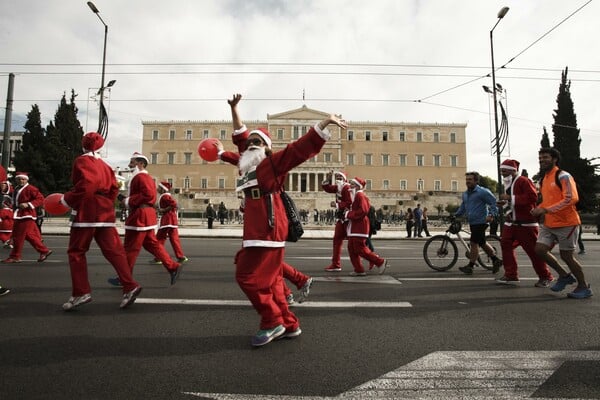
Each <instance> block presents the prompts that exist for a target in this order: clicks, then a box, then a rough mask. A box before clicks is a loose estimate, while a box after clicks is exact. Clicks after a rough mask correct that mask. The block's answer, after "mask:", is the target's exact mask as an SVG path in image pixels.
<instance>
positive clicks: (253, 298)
mask: <svg viewBox="0 0 600 400" xmlns="http://www.w3.org/2000/svg"><path fill="white" fill-rule="evenodd" d="M254 132H256V131H253V133H254ZM256 133H258V132H256ZM249 134H250V133H247V135H246V137H248V136H249ZM259 135H260V136H261V137H263V139H265V142H267V144H268V145H270V137H268V133H267V132H266V131H262V134H261V133H259ZM326 138H329V131H328V130H324V131H322V130H320V129H319V128H318V126H315V127H313V128H311V129H310V130H309V131H308V133H307V134H306V135H304V136H302V137H301V138H300V139H298V140H296V141H295V142H293V143H290V144H288V145H287V146H286V147H285V148H284V149H283V150H280V151H278V152H275V153H273V154H272V155H271V156H268V157H267V158H266V159H264V160H263V161H262V162H260V164H258V166H256V167H254V168H251V169H250V170H249V171H247V172H246V173H245V174H244V176H242V178H241V179H240V180H239V182H238V186H237V189H236V190H237V191H239V192H244V194H245V204H244V230H243V239H242V249H241V250H240V251H239V252H238V253H237V255H236V257H235V264H236V280H237V282H238V284H239V285H240V288H241V289H242V291H243V292H244V293H245V294H246V296H247V297H248V299H249V300H250V302H251V303H252V305H253V306H254V308H255V309H256V311H257V312H258V313H259V314H260V316H261V321H260V329H272V328H274V327H276V326H278V325H283V326H284V327H285V328H286V330H287V331H295V330H296V329H298V327H299V323H298V319H297V318H296V316H295V315H294V314H293V313H292V312H291V311H290V310H289V308H288V305H287V302H286V299H285V295H284V289H283V286H284V285H283V265H284V261H283V258H284V252H285V239H286V237H287V231H288V220H287V215H286V212H285V207H284V206H283V203H282V201H281V198H280V196H279V191H280V190H281V187H280V185H281V184H282V182H285V178H286V176H287V173H288V171H290V170H291V169H293V168H295V167H296V166H298V165H300V164H301V163H303V162H304V161H306V160H308V159H310V158H312V157H314V156H315V155H316V154H317V153H318V152H319V151H320V149H321V148H322V147H323V145H324V144H325V139H326ZM269 147H270V146H269Z"/></svg>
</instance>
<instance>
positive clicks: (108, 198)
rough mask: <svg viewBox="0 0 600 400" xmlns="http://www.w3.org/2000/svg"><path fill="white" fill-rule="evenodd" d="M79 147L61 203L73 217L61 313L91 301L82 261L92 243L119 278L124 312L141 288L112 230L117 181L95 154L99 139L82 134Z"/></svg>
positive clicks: (100, 144) (84, 264)
mask: <svg viewBox="0 0 600 400" xmlns="http://www.w3.org/2000/svg"><path fill="white" fill-rule="evenodd" d="M81 144H82V147H83V151H84V154H82V155H81V156H79V157H77V158H76V159H75V162H74V163H73V170H72V172H71V180H72V182H73V188H72V189H71V190H70V191H68V192H67V193H65V194H64V195H63V197H62V199H61V203H63V204H64V205H65V206H67V207H70V208H71V210H72V211H71V215H72V217H73V221H72V223H71V233H70V236H69V248H68V250H67V254H68V255H69V267H70V269H71V283H72V286H73V289H72V294H71V298H70V299H69V300H68V301H67V302H66V303H64V304H63V309H64V310H65V311H70V310H72V309H74V308H76V307H79V306H81V305H82V304H86V303H89V302H90V301H92V295H91V292H92V290H91V288H90V282H89V279H88V268H87V259H86V253H87V251H88V250H89V248H90V243H91V242H92V239H94V240H95V241H96V243H97V244H98V247H100V250H101V251H102V254H103V255H104V257H105V258H106V260H108V262H109V263H110V264H111V265H112V266H113V268H114V269H115V271H116V272H117V274H118V276H119V280H120V282H121V284H122V286H123V299H122V301H121V304H120V307H121V308H125V307H127V306H129V305H131V304H133V303H134V302H135V299H136V298H137V296H138V295H139V294H140V292H141V291H142V287H141V286H140V285H139V284H138V283H137V282H135V281H134V280H133V277H132V276H131V269H130V268H129V263H128V262H127V255H126V254H125V249H124V247H123V244H122V243H121V239H120V237H119V233H118V232H117V228H116V222H115V220H116V217H115V199H116V197H117V194H118V193H119V187H118V185H117V179H116V177H115V173H114V172H113V170H112V168H111V167H110V166H109V165H108V164H107V163H106V162H104V160H102V159H101V158H100V154H99V153H98V150H99V149H100V148H101V147H102V146H104V138H103V137H102V136H101V135H99V134H98V133H96V132H89V133H86V134H85V135H83V138H82V139H81Z"/></svg>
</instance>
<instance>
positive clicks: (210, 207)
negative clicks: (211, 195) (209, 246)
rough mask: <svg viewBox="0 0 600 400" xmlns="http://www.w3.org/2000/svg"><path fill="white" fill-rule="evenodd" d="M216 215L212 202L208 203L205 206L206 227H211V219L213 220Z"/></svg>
mask: <svg viewBox="0 0 600 400" xmlns="http://www.w3.org/2000/svg"><path fill="white" fill-rule="evenodd" d="M216 216H217V212H216V211H215V209H214V207H213V205H212V203H208V205H207V206H206V221H207V223H208V229H212V228H213V221H214V220H215V217H216Z"/></svg>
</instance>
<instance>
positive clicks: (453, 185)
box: [450, 181, 458, 192]
mask: <svg viewBox="0 0 600 400" xmlns="http://www.w3.org/2000/svg"><path fill="white" fill-rule="evenodd" d="M450 190H452V191H453V192H458V181H452V182H450Z"/></svg>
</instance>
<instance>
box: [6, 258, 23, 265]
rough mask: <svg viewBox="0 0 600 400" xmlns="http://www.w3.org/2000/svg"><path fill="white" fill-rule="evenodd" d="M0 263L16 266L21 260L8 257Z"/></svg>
mask: <svg viewBox="0 0 600 400" xmlns="http://www.w3.org/2000/svg"><path fill="white" fill-rule="evenodd" d="M2 262H3V263H4V264H17V263H20V262H21V259H20V258H10V257H8V258H5V259H4V260H2Z"/></svg>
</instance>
